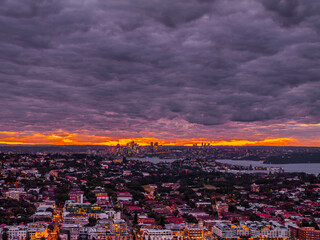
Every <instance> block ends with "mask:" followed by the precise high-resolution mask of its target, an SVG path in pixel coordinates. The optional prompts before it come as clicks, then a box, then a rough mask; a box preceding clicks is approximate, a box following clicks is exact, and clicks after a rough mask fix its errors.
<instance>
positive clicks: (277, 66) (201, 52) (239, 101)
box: [0, 0, 320, 147]
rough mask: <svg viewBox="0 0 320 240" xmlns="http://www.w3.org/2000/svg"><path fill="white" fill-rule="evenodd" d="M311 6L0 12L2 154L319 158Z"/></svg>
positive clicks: (71, 2)
mask: <svg viewBox="0 0 320 240" xmlns="http://www.w3.org/2000/svg"><path fill="white" fill-rule="evenodd" d="M319 11H320V2H319V1H318V0H310V1H302V0H294V1H289V0H286V1H273V0H258V1H254V0H244V1H235V0H227V1H226V0H187V1H186V0H175V1H174V2H172V1H170V0H161V1H160V0H152V1H149V0H135V1H131V0H124V1H118V0H109V1H99V0H82V1H79V0H67V1H66V0H64V1H62V0H56V1H49V0H46V1H33V0H26V1H23V2H21V1H18V0H12V1H4V2H3V3H1V5H0V16H1V17H0V24H1V26H2V29H3V30H2V31H1V33H0V52H1V54H0V61H1V64H0V89H1V90H2V91H1V95H0V110H1V118H0V144H53V145H112V146H115V145H117V144H121V145H125V144H127V143H129V142H131V141H135V142H137V143H138V144H139V145H141V146H144V145H149V144H150V142H159V144H161V145H183V146H190V145H192V144H201V143H202V142H205V143H210V145H221V146H226V145H228V146H229V145H230V146H258V145H263V146H310V147H320V138H319V136H320V95H319V90H318V89H320V81H319V79H320V68H319V59H320V55H319V53H320V41H319V39H320V38H319V30H318V29H319Z"/></svg>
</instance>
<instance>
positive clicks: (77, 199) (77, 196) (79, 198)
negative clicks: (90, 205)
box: [69, 191, 84, 203]
mask: <svg viewBox="0 0 320 240" xmlns="http://www.w3.org/2000/svg"><path fill="white" fill-rule="evenodd" d="M83 194H84V192H83V191H71V192H70V193H69V196H70V201H72V202H74V203H83Z"/></svg>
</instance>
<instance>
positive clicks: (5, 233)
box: [2, 228, 8, 240]
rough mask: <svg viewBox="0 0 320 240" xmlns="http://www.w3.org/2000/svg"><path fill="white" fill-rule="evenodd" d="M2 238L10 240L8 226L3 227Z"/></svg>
mask: <svg viewBox="0 0 320 240" xmlns="http://www.w3.org/2000/svg"><path fill="white" fill-rule="evenodd" d="M2 240H8V229H7V228H4V229H3V233H2Z"/></svg>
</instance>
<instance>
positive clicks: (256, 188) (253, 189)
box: [251, 183, 260, 192]
mask: <svg viewBox="0 0 320 240" xmlns="http://www.w3.org/2000/svg"><path fill="white" fill-rule="evenodd" d="M251 192H260V187H259V185H257V184H255V183H253V184H251Z"/></svg>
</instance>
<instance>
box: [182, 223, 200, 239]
mask: <svg viewBox="0 0 320 240" xmlns="http://www.w3.org/2000/svg"><path fill="white" fill-rule="evenodd" d="M185 233H186V234H185V235H186V239H190V240H193V239H203V238H204V228H203V225H202V222H200V223H199V224H198V225H188V226H187V227H186V228H185Z"/></svg>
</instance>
